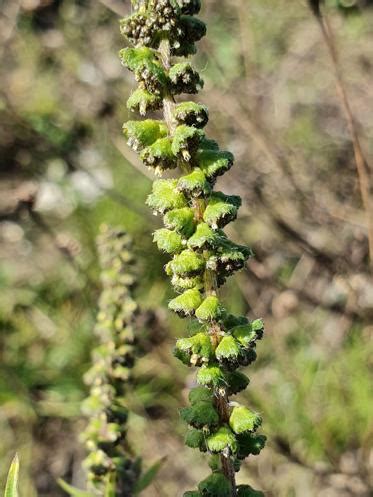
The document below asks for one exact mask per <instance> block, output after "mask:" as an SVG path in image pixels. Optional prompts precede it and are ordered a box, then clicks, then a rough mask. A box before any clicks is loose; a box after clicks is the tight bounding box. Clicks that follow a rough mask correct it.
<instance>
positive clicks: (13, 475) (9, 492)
mask: <svg viewBox="0 0 373 497" xmlns="http://www.w3.org/2000/svg"><path fill="white" fill-rule="evenodd" d="M18 478H19V459H18V455H17V454H16V455H15V456H14V459H13V461H12V464H11V465H10V468H9V472H8V477H7V480H6V485H5V494H4V497H18Z"/></svg>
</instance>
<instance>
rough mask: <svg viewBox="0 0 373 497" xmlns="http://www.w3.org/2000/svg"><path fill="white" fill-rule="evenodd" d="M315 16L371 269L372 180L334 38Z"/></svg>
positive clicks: (323, 20) (323, 21)
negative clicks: (341, 115)
mask: <svg viewBox="0 0 373 497" xmlns="http://www.w3.org/2000/svg"><path fill="white" fill-rule="evenodd" d="M316 18H317V20H318V23H319V25H320V29H321V32H322V36H323V39H324V41H325V44H326V46H327V48H328V51H329V53H330V57H331V60H332V64H333V68H334V72H335V76H336V88H337V92H338V96H339V98H340V101H341V104H342V107H343V110H344V112H345V116H346V120H347V126H348V130H349V133H350V136H351V141H352V145H353V149H354V157H355V164H356V170H357V175H358V180H359V188H360V194H361V198H362V202H363V206H364V209H365V212H366V216H367V221H368V243H369V259H370V266H371V269H372V270H373V202H372V191H371V190H372V180H371V177H370V176H371V172H370V168H369V165H368V162H367V160H366V158H365V156H364V153H363V150H362V147H361V143H360V139H359V133H358V130H357V125H356V121H355V119H354V116H353V113H352V109H351V105H350V102H349V98H348V95H347V90H346V86H345V83H344V79H343V76H342V71H341V68H340V63H339V57H338V51H337V47H336V43H335V40H334V36H333V31H332V29H331V26H330V23H329V21H328V19H327V17H326V16H323V15H322V14H321V13H320V14H319V15H317V16H316Z"/></svg>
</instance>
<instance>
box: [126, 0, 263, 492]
mask: <svg viewBox="0 0 373 497" xmlns="http://www.w3.org/2000/svg"><path fill="white" fill-rule="evenodd" d="M200 8H201V0H142V1H141V2H140V1H139V2H135V7H134V12H133V14H132V16H130V17H128V18H126V19H124V20H123V21H122V23H121V31H122V33H123V34H124V35H125V36H126V37H127V38H128V39H129V41H130V42H131V43H132V45H133V48H126V49H123V50H122V51H121V52H120V57H121V59H122V62H123V64H124V65H125V66H126V67H128V69H129V70H130V71H132V72H133V73H134V75H135V78H136V80H137V82H138V85H139V87H138V89H137V90H135V91H134V92H133V93H132V95H131V96H130V99H129V102H128V107H129V109H130V110H137V111H138V112H139V113H140V114H141V115H144V114H145V113H146V112H147V111H157V110H158V109H159V110H162V117H163V121H157V120H152V119H146V120H144V121H129V123H127V124H125V126H124V132H125V135H126V138H127V140H128V143H129V145H130V146H131V147H132V148H134V149H135V150H136V151H138V152H139V153H140V157H141V159H142V160H143V162H144V163H145V165H146V166H148V167H150V168H152V169H153V170H154V172H155V173H157V174H162V173H163V172H164V171H165V170H170V169H172V170H173V169H176V168H178V171H179V173H180V174H178V175H177V176H176V175H175V177H174V178H172V179H163V180H158V181H155V182H154V184H153V190H152V193H151V194H150V195H149V197H148V199H147V203H148V205H149V206H150V207H151V208H152V209H153V211H155V212H156V213H159V214H161V215H162V216H163V222H164V225H165V227H164V228H162V229H159V230H157V231H156V232H155V233H154V241H155V242H156V243H157V245H158V248H159V249H160V250H162V251H164V252H167V253H169V254H171V256H172V259H171V260H170V262H169V263H168V264H166V267H165V270H166V273H167V275H168V276H170V278H171V283H172V285H173V286H174V288H175V290H176V291H177V292H179V293H180V294H179V295H178V296H176V297H175V298H174V299H172V300H171V301H170V302H169V308H170V309H171V310H173V311H174V312H176V313H177V314H178V315H179V316H181V317H194V319H195V322H196V324H197V325H198V328H197V327H195V330H196V331H195V333H193V334H192V336H189V337H187V338H180V339H179V340H177V343H176V346H175V350H174V354H175V356H176V357H177V358H178V359H180V360H181V361H182V362H183V363H184V364H185V365H187V366H189V367H190V366H193V367H197V368H199V369H198V373H197V383H198V384H199V385H200V386H199V387H197V388H195V389H193V390H192V391H191V393H190V397H189V400H190V406H189V407H186V408H184V409H182V410H181V415H182V417H183V418H184V419H185V421H186V422H187V423H188V424H189V430H188V433H187V436H186V444H187V445H188V446H189V447H194V448H198V449H199V450H201V451H202V452H205V451H207V450H209V451H210V452H214V453H216V454H217V455H216V457H215V459H214V464H211V469H212V471H213V473H212V475H211V476H209V477H208V478H206V479H205V480H204V481H203V482H201V483H200V484H199V486H198V490H197V491H192V492H187V493H186V494H185V497H201V496H211V497H237V496H238V495H239V496H240V497H245V496H246V495H252V496H256V495H260V493H259V494H256V493H255V491H254V490H252V489H251V488H250V487H247V486H242V485H241V486H237V485H236V482H235V476H234V475H235V472H236V471H238V470H239V467H240V462H241V460H242V459H243V458H244V457H246V456H248V455H250V454H258V453H259V452H260V450H261V448H262V447H263V445H264V442H265V437H261V436H260V435H256V434H255V431H256V429H257V428H258V427H259V425H260V417H259V416H258V415H256V414H254V413H252V412H251V411H250V410H249V409H247V408H245V407H243V406H236V407H234V405H232V403H231V402H230V400H229V396H230V395H235V394H237V393H239V392H241V391H243V390H244V389H245V388H246V387H247V386H248V384H249V379H248V378H247V376H245V375H244V374H243V373H241V372H240V371H238V368H239V367H240V366H247V365H248V364H250V363H252V362H253V361H254V360H255V359H256V342H257V341H258V340H260V339H261V338H262V335H263V324H262V322H261V321H260V320H257V321H253V322H249V320H248V319H247V318H246V317H244V316H233V315H231V314H229V313H228V312H227V311H226V310H225V309H224V307H223V306H222V304H221V302H220V298H219V295H218V289H219V287H220V286H221V285H223V284H224V283H225V281H226V279H227V278H228V277H229V276H231V275H232V274H234V273H235V272H236V271H238V270H241V269H243V268H244V267H245V264H246V261H247V259H248V258H249V257H251V256H252V255H253V254H252V252H251V250H250V249H248V248H247V247H244V246H241V245H238V244H236V243H234V242H233V241H231V240H230V239H229V238H228V237H227V235H226V234H225V233H224V231H223V228H224V227H225V226H226V225H227V224H228V223H230V222H231V221H234V220H235V219H236V217H237V213H238V209H239V208H240V206H241V199H240V197H238V196H236V195H226V194H224V193H223V192H217V191H214V185H215V183H216V180H217V178H218V177H219V176H221V175H223V174H224V173H226V172H227V171H228V170H229V169H230V168H231V167H232V166H233V163H234V157H233V155H232V154H231V153H230V152H228V151H223V150H220V148H219V145H218V144H217V142H216V141H214V140H211V139H210V138H207V137H206V135H205V132H204V127H205V126H206V124H207V122H208V109H207V108H206V107H205V106H204V105H201V104H199V103H195V102H192V101H182V102H177V101H176V100H177V95H179V94H181V93H185V94H195V93H198V91H199V90H200V89H201V88H202V86H203V81H202V79H201V77H200V75H199V73H198V71H197V70H196V69H195V68H194V67H193V66H192V65H191V63H190V61H189V60H187V59H184V60H180V59H178V60H175V59H174V57H175V56H176V57H188V56H189V55H191V54H193V53H195V51H196V46H195V44H196V42H198V41H199V40H200V39H201V38H202V37H203V36H204V35H205V33H206V26H205V24H204V23H203V22H202V21H200V20H199V19H197V18H196V17H194V16H195V15H196V14H197V13H198V12H199V11H200ZM123 374H124V372H123ZM250 492H251V493H250ZM253 492H254V493H253Z"/></svg>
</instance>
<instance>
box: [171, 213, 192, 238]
mask: <svg viewBox="0 0 373 497" xmlns="http://www.w3.org/2000/svg"><path fill="white" fill-rule="evenodd" d="M164 224H165V225H166V227H167V228H169V229H174V230H176V231H177V232H178V233H181V234H182V235H184V236H185V237H189V236H190V235H191V234H192V233H193V232H194V230H195V226H196V223H195V219H194V212H193V209H191V208H190V207H184V208H182V209H173V210H171V211H168V212H167V213H166V215H165V216H164Z"/></svg>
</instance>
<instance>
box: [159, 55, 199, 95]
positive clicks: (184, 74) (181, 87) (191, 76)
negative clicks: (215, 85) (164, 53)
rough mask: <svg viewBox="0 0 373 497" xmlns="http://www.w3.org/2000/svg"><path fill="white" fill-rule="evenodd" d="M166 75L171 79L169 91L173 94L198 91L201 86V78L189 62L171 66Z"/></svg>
mask: <svg viewBox="0 0 373 497" xmlns="http://www.w3.org/2000/svg"><path fill="white" fill-rule="evenodd" d="M168 76H169V78H170V81H171V91H172V93H173V94H174V95H178V94H180V93H189V94H191V93H198V92H199V91H200V90H201V89H202V88H203V80H202V79H201V77H200V75H199V74H198V72H197V71H196V70H195V69H193V67H192V66H191V65H190V63H189V62H180V63H179V64H175V65H174V66H172V67H171V69H170V71H169V73H168Z"/></svg>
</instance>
